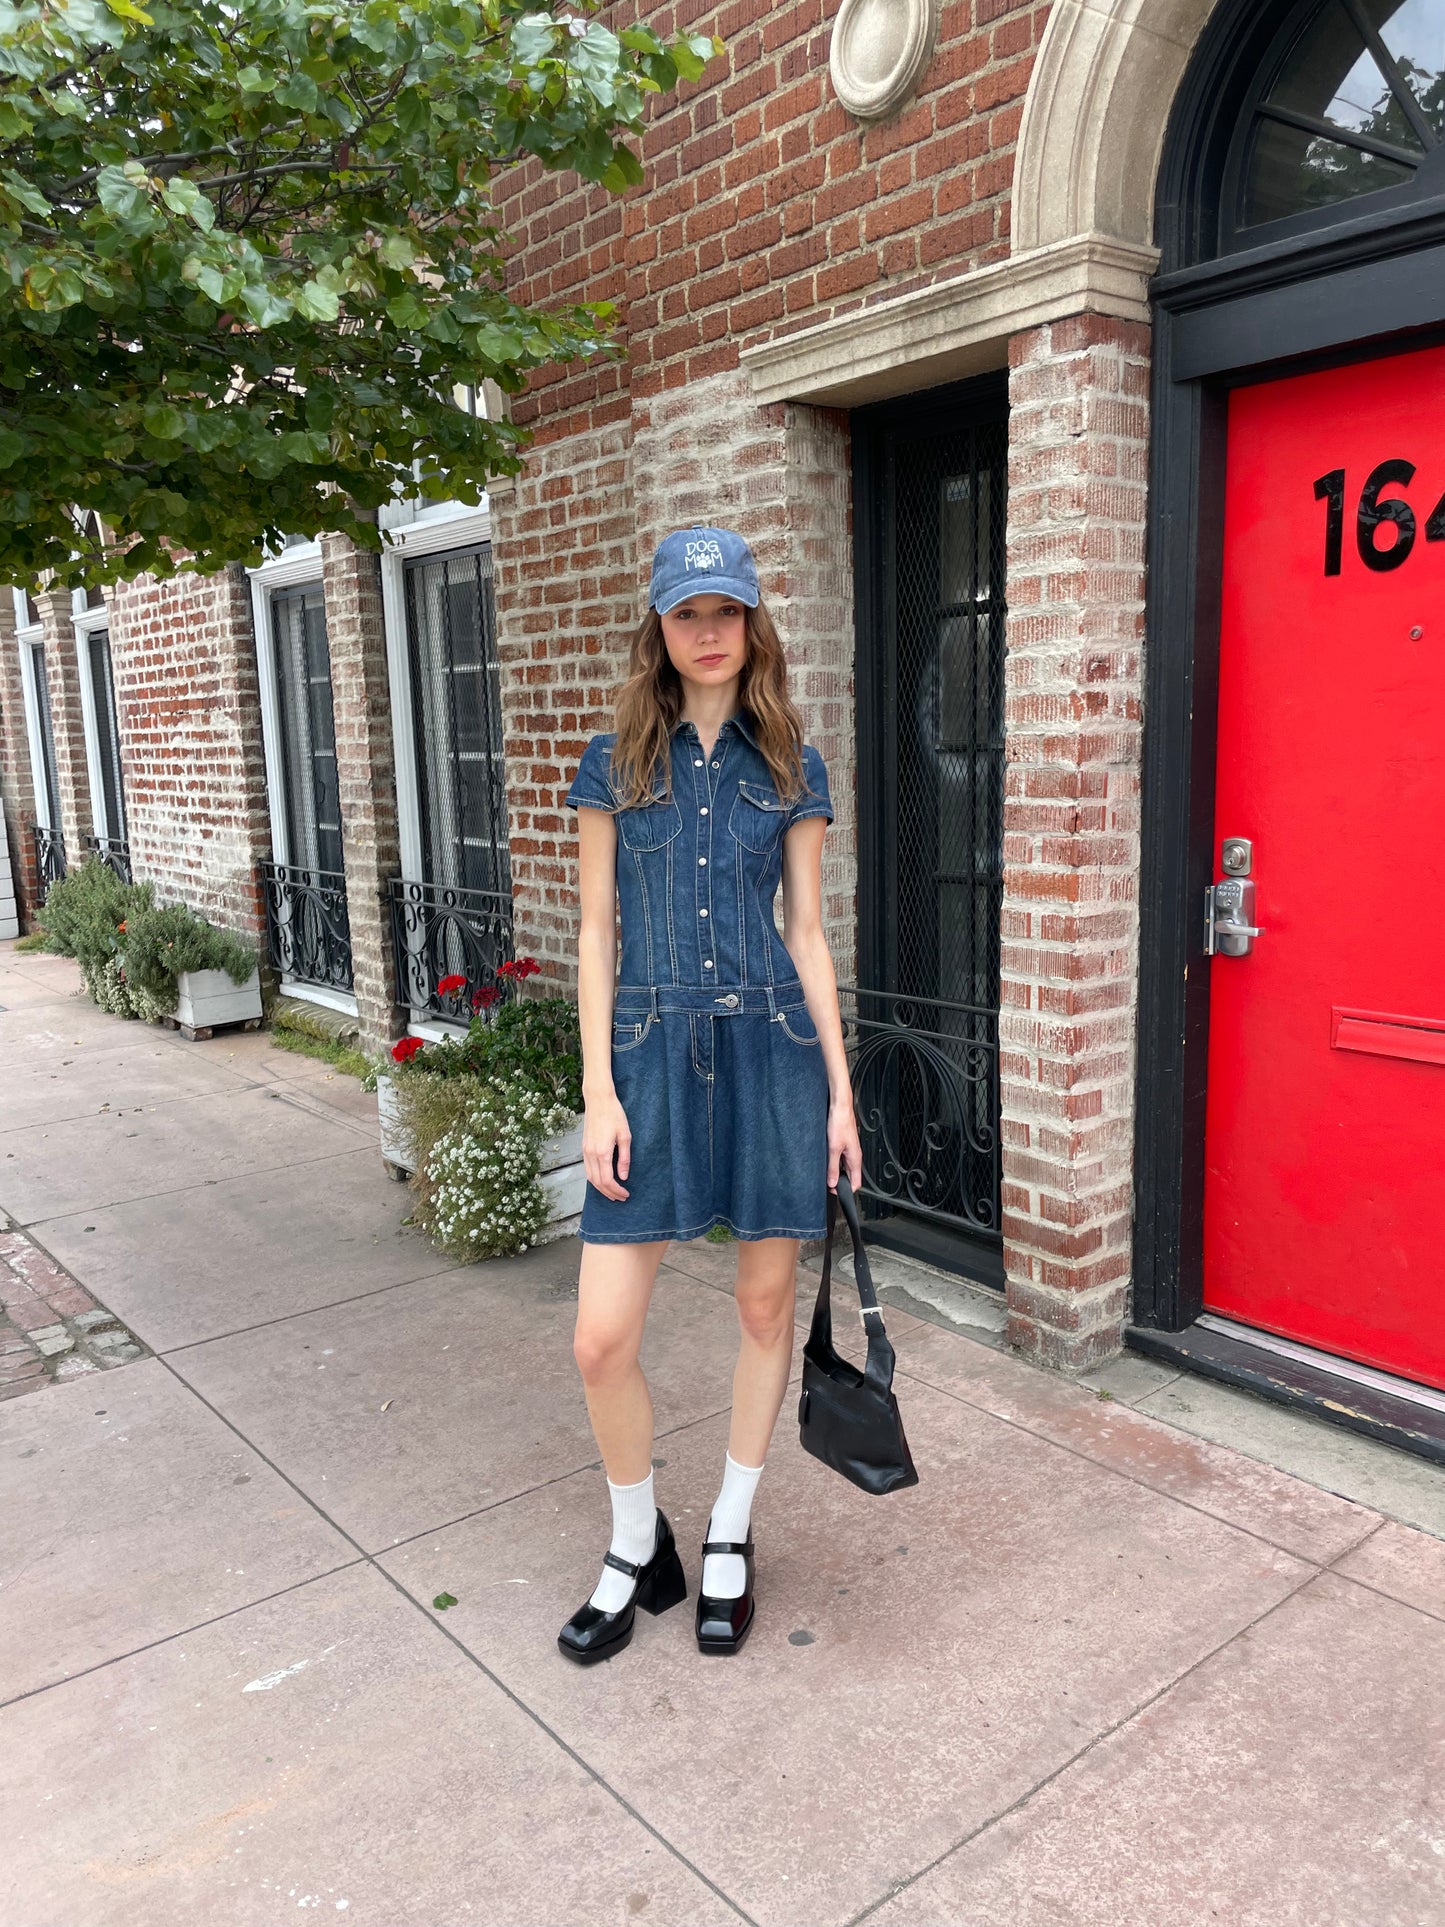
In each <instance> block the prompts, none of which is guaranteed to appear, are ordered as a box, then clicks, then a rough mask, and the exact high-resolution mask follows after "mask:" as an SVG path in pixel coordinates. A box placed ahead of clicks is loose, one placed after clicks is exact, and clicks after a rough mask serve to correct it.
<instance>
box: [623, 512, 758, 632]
mask: <svg viewBox="0 0 1445 1927" xmlns="http://www.w3.org/2000/svg"><path fill="white" fill-rule="evenodd" d="M760 593H761V591H760V590H759V588H758V565H757V563H756V562H754V561H753V552H752V550H751V549H750V548H749V547H748V545H747V543H746V542H744V540H743V538H742V537H741V536H740V535H735V534H734V533H733V531H732V530H731V529H703V528H696V529H674V530H673V532H672V534H671V535H665V536H663V538H662V540H661V541H660V542H659V543H658V545H657V550H656V553H655V554H654V555H653V558H652V586H651V587H650V588H649V590H648V592H647V601H648V606H649V608H653V609H656V611H657V613H658V614H659V615H660V616H665V615H666V614H667V612H668V610H669V609H675V608H676V607H677V605H678V603H679V602H686V601H687V598H688V597H689V596H690V595H725V596H733V597H735V598H736V599H737V600H738V601H739V602H745V603H746V604H747V606H748V607H749V608H750V609H756V608H757V606H758V599H759V595H760Z"/></svg>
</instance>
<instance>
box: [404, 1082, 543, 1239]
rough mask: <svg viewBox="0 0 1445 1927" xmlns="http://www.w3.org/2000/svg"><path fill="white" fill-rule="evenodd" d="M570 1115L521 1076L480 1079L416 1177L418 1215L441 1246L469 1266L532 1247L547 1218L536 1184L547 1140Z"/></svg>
mask: <svg viewBox="0 0 1445 1927" xmlns="http://www.w3.org/2000/svg"><path fill="white" fill-rule="evenodd" d="M573 1115H574V1113H573V1110H572V1107H571V1106H570V1105H569V1104H565V1103H563V1102H562V1101H561V1100H560V1099H559V1098H558V1097H557V1096H556V1095H555V1094H549V1093H547V1092H546V1091H542V1090H539V1089H537V1087H536V1085H535V1084H533V1083H530V1082H528V1081H527V1080H526V1079H524V1078H520V1077H510V1078H509V1077H489V1078H486V1079H485V1080H480V1082H479V1088H478V1090H477V1095H476V1097H475V1100H474V1101H473V1102H472V1103H470V1104H469V1105H468V1107H467V1109H466V1111H465V1114H464V1115H463V1117H462V1118H461V1120H460V1121H459V1122H458V1123H456V1124H454V1125H453V1126H452V1128H451V1129H450V1130H447V1131H444V1132H442V1134H441V1135H440V1136H439V1137H438V1138H436V1140H435V1141H434V1143H433V1144H432V1146H431V1149H430V1151H429V1152H428V1153H427V1154H426V1156H425V1158H424V1160H423V1161H422V1164H421V1166H420V1168H419V1170H418V1172H417V1174H416V1180H414V1181H415V1182H416V1184H417V1191H418V1193H419V1195H420V1199H421V1203H420V1206H419V1208H418V1211H417V1217H418V1219H419V1221H420V1222H421V1223H422V1224H423V1225H424V1226H425V1228H426V1230H427V1231H428V1232H429V1233H430V1235H431V1237H432V1238H433V1239H434V1240H435V1241H436V1243H437V1244H439V1245H440V1246H441V1248H442V1249H443V1250H444V1251H446V1252H448V1253H449V1254H450V1255H451V1256H453V1257H456V1258H461V1259H463V1260H465V1261H467V1262H469V1263H472V1262H475V1261H477V1260H478V1259H482V1258H501V1257H506V1256H509V1255H511V1254H513V1253H515V1252H519V1251H525V1250H527V1248H528V1247H529V1246H530V1245H532V1244H535V1242H536V1240H537V1235H538V1233H539V1232H540V1231H541V1229H542V1227H543V1225H544V1224H545V1223H546V1222H547V1215H548V1206H547V1199H546V1195H545V1193H544V1192H543V1190H542V1186H541V1184H540V1182H539V1181H538V1179H539V1166H540V1161H541V1148H542V1143H543V1141H544V1139H546V1138H548V1137H551V1136H552V1135H553V1133H554V1132H557V1131H560V1130H562V1129H564V1128H565V1126H566V1125H568V1124H570V1123H571V1121H572V1118H573Z"/></svg>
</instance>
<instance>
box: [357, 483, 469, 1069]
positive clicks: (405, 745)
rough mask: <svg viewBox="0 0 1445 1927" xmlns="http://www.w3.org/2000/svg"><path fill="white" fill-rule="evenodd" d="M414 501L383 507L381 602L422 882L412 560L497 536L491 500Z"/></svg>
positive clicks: (410, 844)
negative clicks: (410, 640)
mask: <svg viewBox="0 0 1445 1927" xmlns="http://www.w3.org/2000/svg"><path fill="white" fill-rule="evenodd" d="M413 507H414V504H412V503H410V502H398V503H395V504H393V505H391V506H390V507H389V508H387V509H383V510H382V513H381V520H382V523H383V526H384V527H386V530H387V536H388V540H387V544H386V547H385V548H384V549H383V550H382V555H381V603H382V611H383V617H384V621H385V627H386V673H387V682H388V684H389V686H390V691H391V737H392V754H393V758H394V762H395V768H396V820H397V831H398V838H399V842H400V847H401V874H402V876H403V877H409V878H411V879H412V880H413V881H419V880H420V877H421V867H422V849H421V793H420V788H419V781H418V772H417V766H416V718H415V712H414V710H413V707H412V700H411V652H410V649H409V648H408V646H407V633H406V563H407V558H408V557H415V556H418V555H449V554H450V553H451V551H452V550H453V549H474V548H477V547H478V546H479V545H480V544H481V543H483V542H485V543H487V544H489V545H490V543H491V540H492V514H491V505H490V504H489V503H488V504H486V505H484V506H483V507H481V508H472V507H471V506H470V505H469V504H468V503H465V502H441V503H438V504H436V505H435V508H434V509H433V508H432V506H431V505H430V504H428V505H427V508H426V511H425V512H424V513H422V514H420V515H413V516H411V518H410V519H406V517H405V516H404V514H403V511H406V510H408V509H411V508H413ZM407 1016H408V1023H407V1029H408V1032H409V1033H410V1035H411V1036H413V1037H424V1038H425V1039H426V1040H427V1042H428V1043H432V1044H436V1043H440V1042H441V1041H442V1040H443V1039H444V1038H447V1037H456V1036H458V1035H459V1034H460V1033H461V1032H463V1031H464V1030H465V1029H466V1025H465V1024H446V1023H440V1022H438V1021H437V1020H436V1019H435V1018H431V1017H424V1016H422V1015H421V1014H420V1013H419V1012H418V1011H416V1010H415V1009H412V1010H410V1011H408V1013H407Z"/></svg>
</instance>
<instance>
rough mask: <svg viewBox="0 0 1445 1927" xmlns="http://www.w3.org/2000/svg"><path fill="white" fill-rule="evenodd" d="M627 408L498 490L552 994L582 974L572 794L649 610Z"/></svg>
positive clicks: (520, 862) (514, 752)
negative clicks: (638, 545)
mask: <svg viewBox="0 0 1445 1927" xmlns="http://www.w3.org/2000/svg"><path fill="white" fill-rule="evenodd" d="M630 444H631V428H630V424H629V422H628V420H627V417H626V415H625V414H623V415H622V416H621V417H620V418H617V419H613V420H611V421H605V422H603V423H601V424H600V425H598V426H595V427H592V428H589V429H586V430H581V431H579V432H578V433H576V434H574V435H571V436H569V437H567V438H566V439H565V440H562V441H558V442H554V443H549V444H546V445H544V446H543V447H541V448H539V449H538V450H536V451H535V452H534V453H533V455H532V456H531V458H530V460H529V461H528V463H527V467H526V470H525V472H524V473H523V474H522V475H521V476H520V477H519V478H518V480H517V482H516V484H515V485H514V486H512V487H510V488H507V489H504V490H498V491H497V492H496V493H495V494H494V495H493V496H492V498H491V504H492V541H493V554H494V557H495V569H496V577H495V592H496V600H497V629H498V634H497V649H498V655H499V657H500V662H501V684H502V724H503V733H504V743H505V755H506V765H507V789H508V797H509V802H510V813H509V827H508V837H509V842H510V846H511V863H512V899H513V915H514V930H515V939H516V948H517V954H518V955H519V956H534V957H536V958H537V960H538V962H539V963H541V965H542V967H543V969H542V975H541V976H540V977H539V978H538V979H537V984H538V988H539V989H543V988H545V989H546V990H547V991H548V992H549V993H555V992H557V991H558V990H559V988H560V987H562V986H564V985H566V984H567V983H568V982H569V981H570V980H571V979H572V978H573V977H574V976H575V972H576V952H577V842H576V836H577V831H576V822H575V819H574V818H573V815H572V812H571V811H570V810H567V809H564V808H563V806H562V803H561V798H562V796H563V795H564V794H565V793H566V790H567V788H568V786H569V785H570V783H571V781H572V777H573V775H574V774H575V772H576V768H577V764H578V762H579V761H580V759H581V756H582V752H583V750H584V749H585V748H586V747H587V741H588V738H589V737H590V736H592V735H594V734H595V733H596V732H597V731H598V730H605V729H610V728H611V727H612V694H613V691H614V689H615V687H616V685H617V683H618V682H619V681H620V679H621V678H622V676H623V675H625V673H626V667H627V650H628V644H629V641H630V639H631V635H632V630H633V627H634V625H635V622H636V619H637V613H636V610H637V605H636V566H635V540H634V519H633V508H632V483H631V463H630V457H629V451H630Z"/></svg>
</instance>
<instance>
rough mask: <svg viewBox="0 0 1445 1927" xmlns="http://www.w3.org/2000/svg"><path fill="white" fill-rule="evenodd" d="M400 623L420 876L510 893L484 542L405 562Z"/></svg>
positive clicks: (497, 671)
mask: <svg viewBox="0 0 1445 1927" xmlns="http://www.w3.org/2000/svg"><path fill="white" fill-rule="evenodd" d="M406 626H407V645H408V649H409V652H410V657H411V690H412V707H413V712H414V715H415V719H416V760H417V790H418V794H419V800H420V806H421V844H422V866H423V870H424V872H425V880H426V882H428V883H431V884H440V885H442V886H444V887H449V888H453V889H463V890H483V891H488V892H495V893H498V894H504V895H506V896H507V897H509V898H510V896H511V889H512V879H511V858H510V853H509V850H508V845H507V791H506V780H505V765H504V762H503V755H502V691H501V665H500V663H499V661H498V658H497V641H496V614H495V605H494V603H493V598H492V552H491V549H490V548H479V549H471V550H467V551H464V552H459V553H456V554H450V555H441V556H428V557H419V558H418V559H417V560H415V561H413V562H409V563H408V564H407V566H406Z"/></svg>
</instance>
